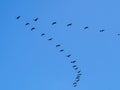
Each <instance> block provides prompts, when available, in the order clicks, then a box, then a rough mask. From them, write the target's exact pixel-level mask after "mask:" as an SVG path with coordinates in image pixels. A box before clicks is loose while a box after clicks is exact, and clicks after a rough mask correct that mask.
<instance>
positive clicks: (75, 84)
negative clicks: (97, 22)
mask: <svg viewBox="0 0 120 90" xmlns="http://www.w3.org/2000/svg"><path fill="white" fill-rule="evenodd" d="M20 18H21V16H17V17H16V19H17V20H18V19H20ZM38 20H39V18H38V17H37V18H34V19H33V21H34V22H37V21H38ZM56 24H57V22H55V21H53V22H52V23H51V25H52V26H54V25H56ZM28 25H30V23H29V22H26V23H25V26H28ZM70 26H72V23H68V24H66V27H70ZM35 29H36V28H35V27H32V28H31V29H30V30H31V31H34V30H35ZM83 29H84V30H86V29H89V27H88V26H85V27H84V28H83ZM104 31H105V30H104V29H101V30H99V32H104ZM45 35H46V33H41V35H40V36H41V37H43V36H45ZM117 35H118V36H120V34H119V33H118V34H117ZM53 39H54V38H53V37H50V38H47V40H48V41H52V40H53ZM61 46H62V45H61V44H60V43H59V44H56V45H55V47H56V48H59V47H61ZM59 52H65V50H64V48H63V49H59ZM71 56H72V54H67V55H65V57H66V58H69V59H71ZM70 63H71V64H72V68H73V70H75V71H76V72H77V74H76V77H75V80H74V82H73V83H72V84H73V87H76V86H77V85H78V82H79V81H80V78H81V75H82V74H81V70H80V68H79V66H78V65H77V61H76V60H71V61H70Z"/></svg>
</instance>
